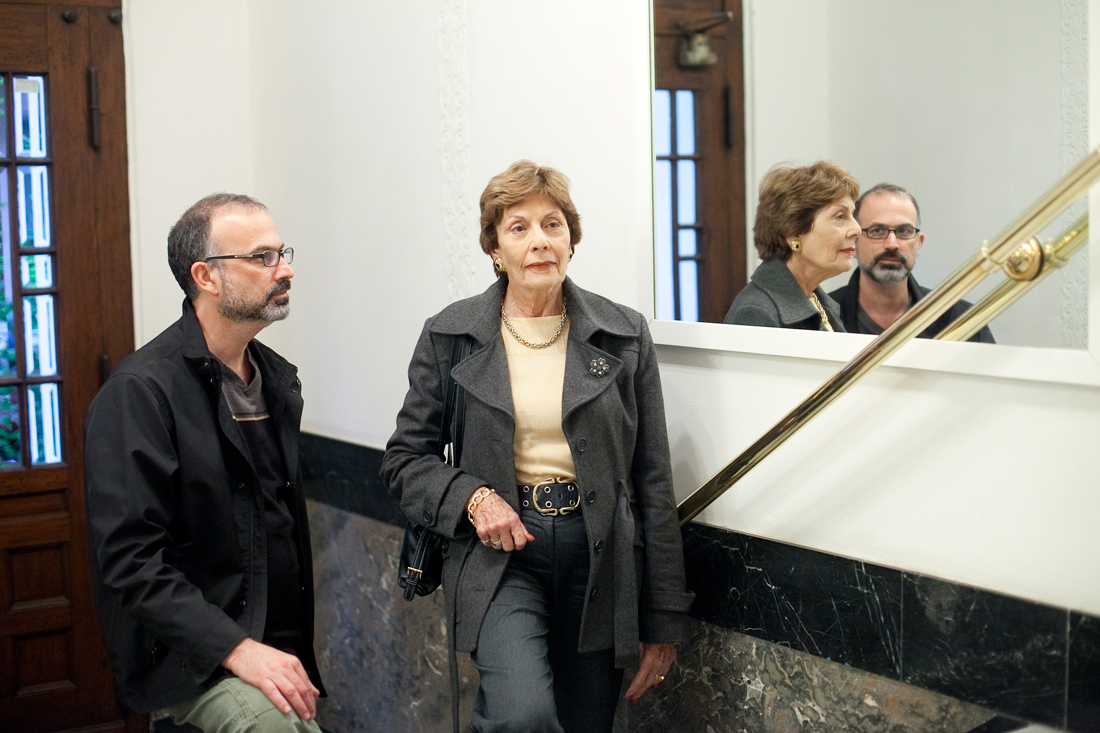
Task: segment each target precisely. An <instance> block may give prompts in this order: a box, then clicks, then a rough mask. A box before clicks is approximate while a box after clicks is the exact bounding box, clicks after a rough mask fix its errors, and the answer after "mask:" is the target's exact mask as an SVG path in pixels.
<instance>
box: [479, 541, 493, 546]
mask: <svg viewBox="0 0 1100 733" xmlns="http://www.w3.org/2000/svg"><path fill="white" fill-rule="evenodd" d="M481 544H483V545H485V546H486V547H492V546H493V543H492V542H490V541H489V540H482V541H481Z"/></svg>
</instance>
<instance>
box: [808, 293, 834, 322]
mask: <svg viewBox="0 0 1100 733" xmlns="http://www.w3.org/2000/svg"><path fill="white" fill-rule="evenodd" d="M810 303H812V304H813V306H814V308H817V314H818V315H819V316H821V325H822V326H824V327H825V330H826V331H832V330H833V326H832V324H830V323H829V316H827V315H826V314H825V308H824V307H823V306H822V305H821V301H820V300H818V299H817V293H810Z"/></svg>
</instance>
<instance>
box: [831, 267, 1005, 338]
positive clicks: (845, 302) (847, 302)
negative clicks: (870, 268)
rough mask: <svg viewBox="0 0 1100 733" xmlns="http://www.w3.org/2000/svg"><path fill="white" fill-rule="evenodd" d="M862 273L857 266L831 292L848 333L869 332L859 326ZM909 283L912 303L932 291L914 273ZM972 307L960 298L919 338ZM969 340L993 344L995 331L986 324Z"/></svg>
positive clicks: (930, 335) (934, 333) (933, 333)
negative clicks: (840, 285)
mask: <svg viewBox="0 0 1100 733" xmlns="http://www.w3.org/2000/svg"><path fill="white" fill-rule="evenodd" d="M861 274H862V272H861V271H860V269H859V268H858V267H856V268H855V272H853V273H852V277H851V278H850V279H849V280H848V284H847V285H845V286H844V287H840V288H837V289H836V290H834V291H832V292H831V293H829V295H830V296H831V297H832V299H833V300H835V301H836V302H837V303H839V304H840V320H841V321H842V322H843V323H844V330H846V331H847V332H848V333H867V332H866V331H863V330H861V329H860V327H859V283H860V277H861ZM908 285H909V302H910V303H916V302H917V301H918V300H920V299H921V298H923V297H924V296H926V295H928V293H930V292H932V291H931V290H929V289H928V288H925V287H921V286H920V285H919V284H918V283H917V280H916V278H914V277H913V276H912V275H909V281H908ZM970 307H971V304H970V303H968V302H966V301H965V300H960V301H959V302H958V303H955V305H953V306H951V307H950V308H948V309H947V311H946V312H945V313H944V314H943V315H941V316H940V317H939V318H937V319H936V320H935V321H933V322H932V325H931V326H929V327H928V328H926V329H924V330H923V331H921V332H920V333H918V334H917V338H922V339H931V338H936V336H937V335H938V334H939V333H940V331H942V330H944V329H945V328H947V327H948V326H950V325H951V324H952V323H953V322H954V320H955V319H956V318H958V317H959V316H961V315H962V314H963V313H965V312H966V311H967V310H969V309H970ZM967 341H974V342H980V343H983V344H992V343H994V341H993V332H992V331H990V330H989V326H984V327H983V328H982V329H981V330H980V331H978V332H977V333H976V334H974V335H973V336H971V337H970V338H969V339H967Z"/></svg>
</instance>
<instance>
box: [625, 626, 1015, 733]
mask: <svg viewBox="0 0 1100 733" xmlns="http://www.w3.org/2000/svg"><path fill="white" fill-rule="evenodd" d="M628 716H629V723H628V724H627V726H626V729H628V730H630V731H635V732H636V733H681V732H682V733H699V732H708V733H709V732H713V733H721V732H723V731H729V732H730V733H734V732H736V733H788V732H789V733H795V732H796V731H798V732H799V733H807V732H809V731H820V732H821V733H827V732H831V731H851V733H929V732H931V731H935V732H936V733H963V732H964V731H975V730H982V728H981V727H980V726H982V725H984V724H988V723H989V722H990V721H992V720H996V719H997V718H996V715H995V713H994V712H993V711H991V710H988V709H986V708H982V707H978V706H977V705H971V704H968V703H964V702H960V701H958V700H955V699H953V698H950V697H947V696H945V695H939V694H936V693H933V692H929V691H927V690H923V689H920V688H919V687H913V686H911V685H906V684H903V683H901V682H897V681H895V680H891V679H888V678H886V677H880V676H878V675H875V674H871V673H868V672H861V671H860V670H858V669H853V668H852V667H849V666H847V665H844V664H839V663H836V662H828V661H825V660H823V659H821V658H820V657H815V656H813V655H812V654H807V653H805V652H800V651H796V650H794V649H791V648H789V647H785V646H780V645H778V644H771V643H769V642H766V641H763V640H761V639H756V638H754V637H751V636H746V635H744V634H739V633H737V632H734V631H730V630H728V629H723V628H721V627H718V626H714V625H711V624H707V623H702V622H700V623H698V624H697V627H696V631H695V634H694V636H693V637H692V639H691V642H690V643H689V644H685V645H683V646H682V648H681V650H680V654H679V657H678V659H677V661H676V664H675V666H674V667H673V669H672V671H671V672H670V674H669V675H668V678H667V679H666V680H665V682H664V683H663V684H662V685H661V686H660V688H658V691H657V694H655V695H645V696H643V697H642V699H641V701H640V702H638V704H637V705H634V706H630V709H629V711H628ZM1020 727H1022V726H1019V725H1016V726H1010V727H1002V728H996V729H991V730H1016V729H1018V728H1020Z"/></svg>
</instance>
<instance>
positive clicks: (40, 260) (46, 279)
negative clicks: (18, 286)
mask: <svg viewBox="0 0 1100 733" xmlns="http://www.w3.org/2000/svg"><path fill="white" fill-rule="evenodd" d="M19 264H20V268H19V270H20V275H21V276H22V283H23V287H24V288H49V287H53V255H23V256H22V257H20V258H19Z"/></svg>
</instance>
